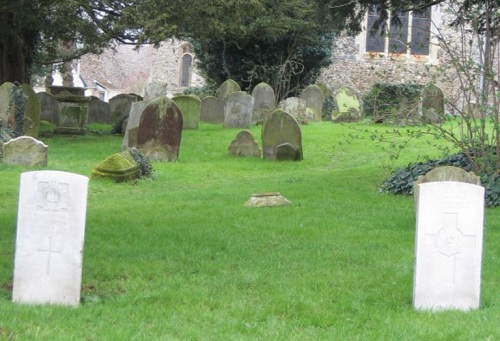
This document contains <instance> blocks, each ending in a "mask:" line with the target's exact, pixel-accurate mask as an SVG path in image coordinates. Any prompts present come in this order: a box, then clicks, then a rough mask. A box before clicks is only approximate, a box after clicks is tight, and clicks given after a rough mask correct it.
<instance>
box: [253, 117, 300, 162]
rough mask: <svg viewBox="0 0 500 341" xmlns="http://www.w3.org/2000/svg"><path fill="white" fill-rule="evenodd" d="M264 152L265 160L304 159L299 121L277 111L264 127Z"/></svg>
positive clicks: (266, 121) (265, 122) (262, 133)
mask: <svg viewBox="0 0 500 341" xmlns="http://www.w3.org/2000/svg"><path fill="white" fill-rule="evenodd" d="M261 135H262V152H263V154H264V158H265V159H270V160H296V161H300V160H302V159H303V155H302V133H301V131H300V126H299V124H298V123H297V120H295V118H293V117H292V116H291V115H289V114H288V113H287V112H285V111H283V110H281V109H277V110H275V111H273V112H272V113H271V114H270V115H269V117H268V118H267V119H266V120H265V121H264V125H263V126H262V132H261Z"/></svg>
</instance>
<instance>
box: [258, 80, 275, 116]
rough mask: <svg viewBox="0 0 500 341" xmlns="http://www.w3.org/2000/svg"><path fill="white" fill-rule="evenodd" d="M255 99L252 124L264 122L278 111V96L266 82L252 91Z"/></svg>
mask: <svg viewBox="0 0 500 341" xmlns="http://www.w3.org/2000/svg"><path fill="white" fill-rule="evenodd" d="M252 96H253V98H254V103H253V114H252V122H258V121H260V120H264V119H265V118H266V117H267V116H268V115H269V114H270V113H271V112H272V111H273V110H274V109H276V95H275V94H274V90H273V88H272V87H271V86H270V85H269V84H267V83H264V82H261V83H259V84H257V85H256V86H255V87H254V88H253V90H252Z"/></svg>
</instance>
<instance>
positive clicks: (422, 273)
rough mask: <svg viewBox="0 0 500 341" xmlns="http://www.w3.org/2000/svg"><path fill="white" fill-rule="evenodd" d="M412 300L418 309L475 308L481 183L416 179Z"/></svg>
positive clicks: (481, 231)
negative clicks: (422, 180)
mask: <svg viewBox="0 0 500 341" xmlns="http://www.w3.org/2000/svg"><path fill="white" fill-rule="evenodd" d="M418 186H419V190H418V191H419V200H418V205H417V233H416V243H415V244H416V248H415V249H416V250H415V254H416V257H415V277H414V287H413V305H414V307H415V309H418V310H434V311H439V310H462V311H467V310H471V309H478V308H479V300H480V286H481V255H482V243H483V216H484V188H483V187H481V186H478V185H473V184H468V183H462V182H455V181H443V182H428V183H423V184H419V185H418Z"/></svg>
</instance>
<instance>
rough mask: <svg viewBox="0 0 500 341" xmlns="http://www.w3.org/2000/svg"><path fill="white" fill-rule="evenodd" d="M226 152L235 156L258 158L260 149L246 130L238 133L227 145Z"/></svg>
mask: <svg viewBox="0 0 500 341" xmlns="http://www.w3.org/2000/svg"><path fill="white" fill-rule="evenodd" d="M228 152H229V154H231V155H236V156H250V157H260V148H259V145H258V144H257V142H255V140H254V138H253V135H252V133H251V132H249V131H248V130H243V131H240V132H239V133H238V134H237V135H236V138H235V139H234V140H233V141H232V142H231V145H229V148H228Z"/></svg>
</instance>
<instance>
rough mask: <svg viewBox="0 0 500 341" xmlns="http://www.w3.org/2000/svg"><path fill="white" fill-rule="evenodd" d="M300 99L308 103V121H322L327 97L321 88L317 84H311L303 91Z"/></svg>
mask: <svg viewBox="0 0 500 341" xmlns="http://www.w3.org/2000/svg"><path fill="white" fill-rule="evenodd" d="M300 98H302V99H303V100H304V101H305V103H306V112H308V113H307V114H306V117H307V119H308V120H310V121H321V117H322V114H323V103H325V97H324V96H323V91H321V88H320V87H319V86H317V85H316V84H311V85H309V86H308V87H306V88H305V89H304V90H302V93H301V94H300Z"/></svg>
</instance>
